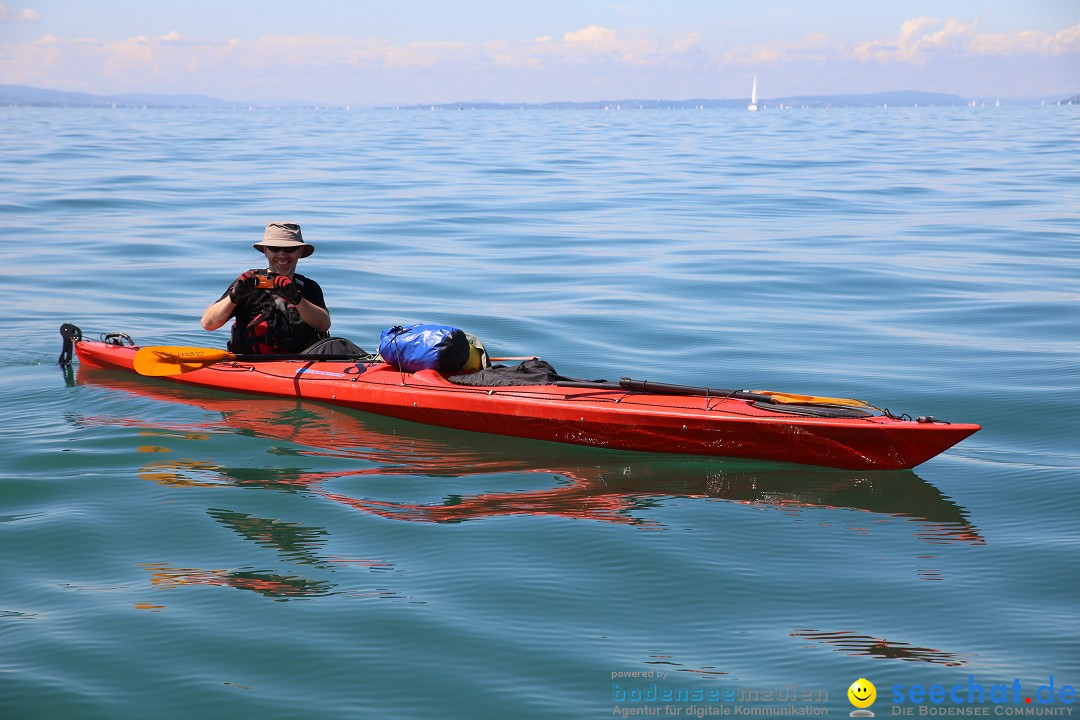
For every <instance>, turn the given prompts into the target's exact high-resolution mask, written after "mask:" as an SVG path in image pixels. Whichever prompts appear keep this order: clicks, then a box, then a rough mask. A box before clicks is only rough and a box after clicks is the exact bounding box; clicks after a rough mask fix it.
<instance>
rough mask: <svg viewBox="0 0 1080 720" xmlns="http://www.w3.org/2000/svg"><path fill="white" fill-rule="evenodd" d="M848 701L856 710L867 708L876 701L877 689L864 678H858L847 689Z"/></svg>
mask: <svg viewBox="0 0 1080 720" xmlns="http://www.w3.org/2000/svg"><path fill="white" fill-rule="evenodd" d="M847 697H848V700H850V701H851V704H852V705H854V706H855V707H857V708H868V707H870V706H871V705H873V704H874V701H875V700H877V688H876V687H874V683H872V682H870V681H869V680H867V679H866V678H859V679H858V680H856V681H855V682H853V683H851V687H849V688H848V689H847Z"/></svg>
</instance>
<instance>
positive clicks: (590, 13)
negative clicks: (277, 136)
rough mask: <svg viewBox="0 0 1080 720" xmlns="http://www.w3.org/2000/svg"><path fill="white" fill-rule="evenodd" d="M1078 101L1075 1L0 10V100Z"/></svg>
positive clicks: (274, 4) (264, 1)
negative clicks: (4, 89) (908, 95)
mask: <svg viewBox="0 0 1080 720" xmlns="http://www.w3.org/2000/svg"><path fill="white" fill-rule="evenodd" d="M755 76H756V77H757V78H758V92H759V96H760V97H762V98H765V99H768V98H779V97H790V96H796V95H821V94H840V93H869V92H884V91H892V90H922V91H927V92H944V93H952V94H954V95H959V96H961V97H963V98H994V97H998V98H1012V97H1061V98H1065V97H1071V96H1074V95H1076V94H1078V93H1080V0H888V1H882V0H813V1H808V0H737V1H736V0H618V1H602V0H542V1H536V0H458V1H455V0H303V1H299V0H289V2H281V1H279V0H170V1H168V2H166V1H164V0H161V1H159V0H2V1H0V84H11V85H33V86H36V87H44V88H50V89H56V90H71V91H79V92H89V93H95V94H101V95H111V94H119V93H130V92H144V93H163V94H199V95H209V96H213V97H218V98H222V99H226V100H232V101H237V102H251V103H264V102H307V103H324V104H351V105H356V106H366V105H395V104H397V105H401V104H414V103H452V102H475V101H494V102H506V103H514V102H548V101H588V100H618V99H669V100H688V99H694V98H739V97H744V96H747V95H749V91H750V85H751V83H752V81H753V78H754V77H755Z"/></svg>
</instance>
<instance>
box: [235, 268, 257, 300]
mask: <svg viewBox="0 0 1080 720" xmlns="http://www.w3.org/2000/svg"><path fill="white" fill-rule="evenodd" d="M258 282H259V278H258V277H256V276H255V272H254V271H252V270H248V271H246V272H245V273H244V274H243V275H241V276H240V277H238V278H236V279H235V280H233V284H232V285H230V286H229V299H230V300H232V301H233V302H239V301H240V300H243V299H244V298H246V297H247V296H248V295H250V294H251V293H253V292H255V286H256V285H257V284H258Z"/></svg>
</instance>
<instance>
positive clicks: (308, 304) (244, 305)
mask: <svg viewBox="0 0 1080 720" xmlns="http://www.w3.org/2000/svg"><path fill="white" fill-rule="evenodd" d="M253 247H254V248H255V249H256V250H258V251H259V252H261V253H263V255H265V256H266V261H267V266H268V269H267V270H261V269H252V270H248V271H246V272H244V273H243V274H242V275H240V277H238V278H236V280H234V281H233V283H232V284H231V285H230V286H229V289H228V290H226V291H225V293H224V294H223V295H222V296H221V297H220V298H219V299H218V300H217V301H216V302H213V303H211V304H210V306H209V307H207V308H206V312H204V313H203V316H202V326H203V329H204V330H217V329H218V328H220V327H221V326H222V325H224V324H225V323H227V322H228V321H229V318H235V322H233V326H232V339H231V340H230V341H229V345H228V347H229V351H230V352H234V353H272V354H278V353H299V352H303V351H304V350H306V349H307V348H308V347H310V346H311V345H313V344H315V343H316V342H318V341H319V340H321V339H323V338H325V337H327V330H329V329H330V313H329V312H327V310H326V301H325V300H324V299H323V291H322V288H321V287H319V284H318V283H316V282H315V281H314V280H312V279H311V278H306V277H304V276H303V275H299V274H297V272H296V263H297V262H298V261H299V260H300V258H302V257H307V256H308V255H310V254H311V253H313V252H315V248H314V247H313V246H312V245H309V244H308V243H305V242H304V236H303V235H302V234H301V233H300V226H299V225H297V224H296V223H289V222H272V223H270V224H268V225H267V226H266V231H265V232H264V233H263V239H262V242H259V243H255V245H253Z"/></svg>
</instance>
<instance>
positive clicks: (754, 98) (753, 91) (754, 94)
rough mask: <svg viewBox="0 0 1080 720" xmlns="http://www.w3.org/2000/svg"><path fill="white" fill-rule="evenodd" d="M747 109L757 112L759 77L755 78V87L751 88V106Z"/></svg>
mask: <svg viewBox="0 0 1080 720" xmlns="http://www.w3.org/2000/svg"><path fill="white" fill-rule="evenodd" d="M746 109H747V110H749V111H751V112H757V75H755V76H754V86H753V87H752V88H750V104H749V105H747V106H746Z"/></svg>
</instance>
